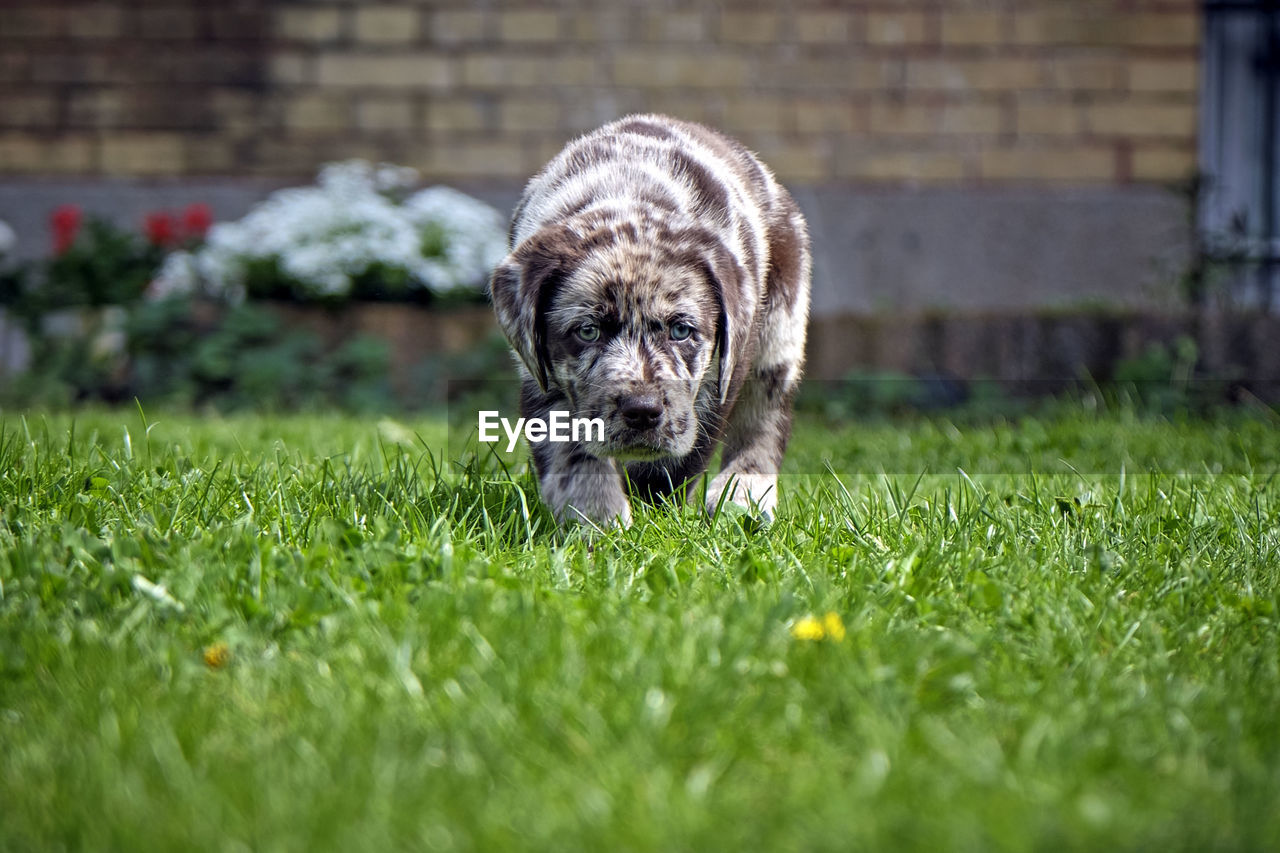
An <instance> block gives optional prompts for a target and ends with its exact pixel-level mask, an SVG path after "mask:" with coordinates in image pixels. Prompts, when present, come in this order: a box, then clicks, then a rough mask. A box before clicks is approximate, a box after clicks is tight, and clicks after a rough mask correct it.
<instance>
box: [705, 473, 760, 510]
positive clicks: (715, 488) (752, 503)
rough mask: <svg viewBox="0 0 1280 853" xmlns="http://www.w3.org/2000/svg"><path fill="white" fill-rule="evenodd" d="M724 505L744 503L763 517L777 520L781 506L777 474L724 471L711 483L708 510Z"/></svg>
mask: <svg viewBox="0 0 1280 853" xmlns="http://www.w3.org/2000/svg"><path fill="white" fill-rule="evenodd" d="M722 506H734V507H740V508H741V509H743V510H746V512H747V513H749V514H750V515H752V516H755V517H756V518H758V519H759V520H761V521H764V522H770V521H773V516H774V514H775V512H776V510H777V508H778V478H777V476H776V475H773V474H740V473H738V472H736V471H721V472H720V473H719V474H717V475H716V477H715V479H714V480H712V481H711V485H710V486H708V487H707V513H708V514H709V515H712V516H714V515H715V514H716V511H717V509H721V508H722Z"/></svg>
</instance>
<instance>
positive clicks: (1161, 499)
mask: <svg viewBox="0 0 1280 853" xmlns="http://www.w3.org/2000/svg"><path fill="white" fill-rule="evenodd" d="M148 421H150V422H148ZM446 443H447V442H446V435H445V429H444V426H443V421H441V420H438V419H432V418H423V419H419V420H410V421H405V422H402V423H391V422H385V421H384V422H381V423H379V422H378V421H377V420H376V419H367V420H361V419H354V418H341V417H329V416H308V417H303V416H297V417H253V416H247V415H246V416H237V417H232V418H226V419H218V418H201V417H195V416H189V415H187V416H183V415H176V414H170V413H163V414H161V413H154V412H149V413H148V416H147V418H144V417H143V416H142V415H141V414H140V413H139V412H137V411H133V412H128V411H123V412H87V413H82V414H80V415H77V416H76V417H74V419H73V418H72V417H70V416H65V415H49V416H40V415H28V416H26V417H25V418H24V417H22V416H20V415H17V414H9V415H5V416H4V417H3V419H2V425H0V585H2V586H0V848H4V849H15V850H19V849H60V848H91V849H103V848H105V849H127V850H151V849H183V850H187V849H192V850H247V849H252V850H317V849H319V850H344V851H345V850H389V849H458V850H494V849H506V848H512V847H515V848H544V849H557V850H574V849H618V848H622V849H646V850H648V849H660V850H668V849H688V850H701V849H734V850H738V849H777V848H781V849H794V850H813V849H833V850H850V849H868V850H890V849H892V850H899V849H906V850H939V849H953V850H1025V849H1040V850H1071V849H1075V850H1100V849H1105V850H1134V849H1144V850H1176V849H1185V850H1215V849H1216V850H1248V849H1267V848H1272V849H1274V845H1275V844H1276V842H1277V839H1280V722H1278V720H1280V711H1278V710H1277V709H1280V628H1278V626H1277V619H1278V618H1280V613H1278V609H1277V605H1278V604H1280V586H1278V584H1277V575H1278V573H1280V568H1278V566H1280V522H1278V521H1277V519H1278V518H1280V483H1277V481H1276V472H1277V470H1280V465H1278V463H1280V432H1277V429H1276V426H1275V423H1274V422H1273V421H1268V420H1266V419H1263V418H1260V417H1258V418H1255V417H1251V416H1248V415H1245V414H1240V413H1226V414H1223V415H1221V416H1218V417H1216V418H1214V419H1211V420H1207V421H1189V422H1185V423H1177V422H1170V421H1166V420H1160V419H1156V418H1143V417H1138V416H1135V415H1133V414H1126V413H1124V412H1120V413H1106V412H1102V413H1098V412H1085V411H1080V410H1075V411H1072V410H1063V411H1060V412H1058V413H1056V414H1053V415H1047V416H1044V417H1040V418H1032V417H1028V418H1024V419H1022V420H1020V421H1018V422H1016V423H1005V422H1000V421H994V422H985V423H984V422H971V423H959V424H953V423H950V422H948V421H946V420H944V419H922V420H915V421H904V422H879V423H873V424H862V425H857V424H850V425H832V424H829V423H824V422H820V421H817V420H813V419H802V420H801V421H800V422H799V423H798V424H797V427H796V435H795V439H794V443H793V448H792V451H791V453H790V455H789V457H788V462H787V468H788V471H790V472H791V474H790V476H788V477H787V478H786V481H785V483H784V494H783V503H782V506H781V509H780V514H779V518H778V520H777V521H776V523H775V524H774V525H773V526H772V527H771V528H768V529H764V530H759V529H755V528H753V527H752V526H751V525H750V524H746V523H744V522H743V520H742V519H740V518H734V517H729V516H725V517H721V518H718V519H716V520H715V522H714V523H711V524H709V523H708V522H707V521H706V520H705V519H703V518H702V517H701V516H700V515H699V513H698V512H697V511H696V510H693V509H684V510H680V511H673V510H671V509H666V510H644V511H642V512H640V513H639V515H638V523H637V525H636V526H635V527H634V528H633V529H631V530H629V531H626V532H624V533H617V534H610V535H609V536H607V537H606V538H604V539H602V540H601V541H599V542H597V543H596V544H595V546H594V548H591V547H589V546H588V545H587V543H585V542H584V541H582V540H581V539H578V538H576V537H565V536H562V535H558V534H556V533H555V532H554V531H553V530H552V529H551V527H550V525H549V523H548V518H547V516H546V514H545V512H544V511H543V510H542V509H541V508H540V507H539V506H538V505H537V503H536V491H535V489H534V487H533V483H532V481H531V479H530V478H529V476H528V475H527V473H525V472H524V470H523V469H522V468H518V469H516V470H513V471H512V472H511V473H510V474H508V473H505V472H504V471H503V470H501V469H500V468H497V467H495V466H493V465H485V464H472V465H470V466H461V465H457V464H454V463H453V462H449V461H444V460H442V458H441V454H440V453H439V452H438V448H442V447H444V446H446ZM433 450H435V451H436V452H434V453H433V452H432V451H433ZM828 466H829V468H830V470H828ZM959 469H963V470H959ZM155 585H161V586H163V591H162V590H160V589H159V588H158V587H157V586H155ZM827 613H834V614H837V617H838V618H839V620H840V622H841V623H842V624H843V626H844V628H845V636H844V638H843V639H842V640H837V639H834V638H827V639H821V640H806V639H802V638H799V637H796V636H794V635H793V633H792V628H793V627H794V626H795V625H796V624H797V623H798V622H800V620H803V619H805V617H807V616H810V615H812V616H815V617H818V618H819V619H821V618H822V617H823V616H824V615H825V614H827ZM220 644H225V647H226V650H227V651H228V652H229V656H228V657H226V659H225V660H222V659H219V658H218V657H217V650H218V649H219V648H220ZM206 652H208V657H209V661H208V662H206V659H205V657H206Z"/></svg>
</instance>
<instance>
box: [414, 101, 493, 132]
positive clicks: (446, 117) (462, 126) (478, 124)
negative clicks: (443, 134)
mask: <svg viewBox="0 0 1280 853" xmlns="http://www.w3.org/2000/svg"><path fill="white" fill-rule="evenodd" d="M425 124H426V127H427V129H428V130H436V131H475V130H485V129H487V128H489V127H490V125H491V122H490V121H489V120H488V112H487V110H486V108H485V104H484V101H483V99H481V98H441V99H438V100H437V99H433V100H431V101H429V102H428V103H427V109H426V121H425Z"/></svg>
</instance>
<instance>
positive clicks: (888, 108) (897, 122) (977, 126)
mask: <svg viewBox="0 0 1280 853" xmlns="http://www.w3.org/2000/svg"><path fill="white" fill-rule="evenodd" d="M1002 118H1003V111H1002V110H1001V108H1000V107H999V106H998V105H996V104H980V103H951V104H918V103H898V102H892V101H891V102H885V101H876V102H874V103H872V104H871V110H870V126H871V131H872V132H873V133H887V134H900V135H914V134H937V133H941V134H956V135H962V134H996V133H999V132H1000V125H1001V121H1002Z"/></svg>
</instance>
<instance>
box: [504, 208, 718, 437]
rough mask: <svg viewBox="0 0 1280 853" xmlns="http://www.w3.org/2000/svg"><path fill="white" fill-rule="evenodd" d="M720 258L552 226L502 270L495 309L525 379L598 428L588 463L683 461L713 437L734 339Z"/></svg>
mask: <svg viewBox="0 0 1280 853" xmlns="http://www.w3.org/2000/svg"><path fill="white" fill-rule="evenodd" d="M722 255H723V253H718V252H717V251H716V250H715V247H714V246H712V245H709V244H703V245H694V246H690V245H689V244H688V242H687V241H686V242H685V243H684V244H679V247H678V248H677V243H673V242H672V241H660V242H653V241H645V240H643V239H638V237H637V235H635V234H634V233H632V234H617V233H613V234H611V235H609V236H608V237H602V236H600V235H596V237H595V239H583V238H581V237H579V236H577V235H576V234H575V233H574V232H572V231H569V230H568V229H559V228H550V229H546V230H545V233H539V234H538V235H535V237H534V238H533V239H531V240H529V241H527V243H526V244H525V245H524V246H522V247H521V248H520V249H518V250H517V251H516V252H515V253H513V255H512V256H511V257H509V258H508V259H507V261H506V262H505V263H504V264H503V265H502V266H501V267H499V269H498V271H497V272H496V273H495V275H494V278H493V284H492V295H493V300H494V305H495V307H496V308H497V314H498V318H499V321H500V323H501V325H502V327H503V330H504V332H505V333H506V335H507V337H508V339H509V340H510V341H511V343H512V345H513V347H514V348H515V350H516V352H517V353H518V354H519V355H520V357H521V359H522V361H524V363H525V365H526V367H527V368H528V370H529V372H530V373H531V374H532V375H533V377H534V378H535V379H536V380H537V381H538V383H539V384H540V385H541V386H542V387H543V389H544V390H547V389H558V390H559V391H561V392H563V394H564V395H565V396H566V397H567V398H568V401H569V405H570V407H571V408H572V410H573V414H574V416H575V417H587V418H600V419H601V420H602V421H603V422H604V424H605V434H604V440H603V441H591V442H587V443H585V444H584V449H585V450H586V451H587V452H588V453H591V454H592V455H595V456H598V457H613V458H616V459H620V460H624V461H633V460H646V461H647V460H656V459H661V458H665V457H672V456H675V457H679V456H684V455H686V454H688V453H689V452H690V450H691V449H692V448H693V446H694V443H695V441H696V440H697V438H698V434H699V431H700V430H702V431H707V430H711V429H713V428H714V426H715V418H716V411H717V404H718V402H719V397H718V396H717V391H718V388H719V377H720V373H721V370H722V368H723V367H724V366H725V364H724V363H725V361H726V360H727V353H726V346H725V342H726V338H727V336H728V333H729V330H728V329H727V323H728V320H727V313H726V311H725V306H724V295H723V294H724V290H725V288H724V287H723V286H722V281H721V277H722V276H723V275H724V274H725V269H724V267H725V264H724V258H723V256H722Z"/></svg>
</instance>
